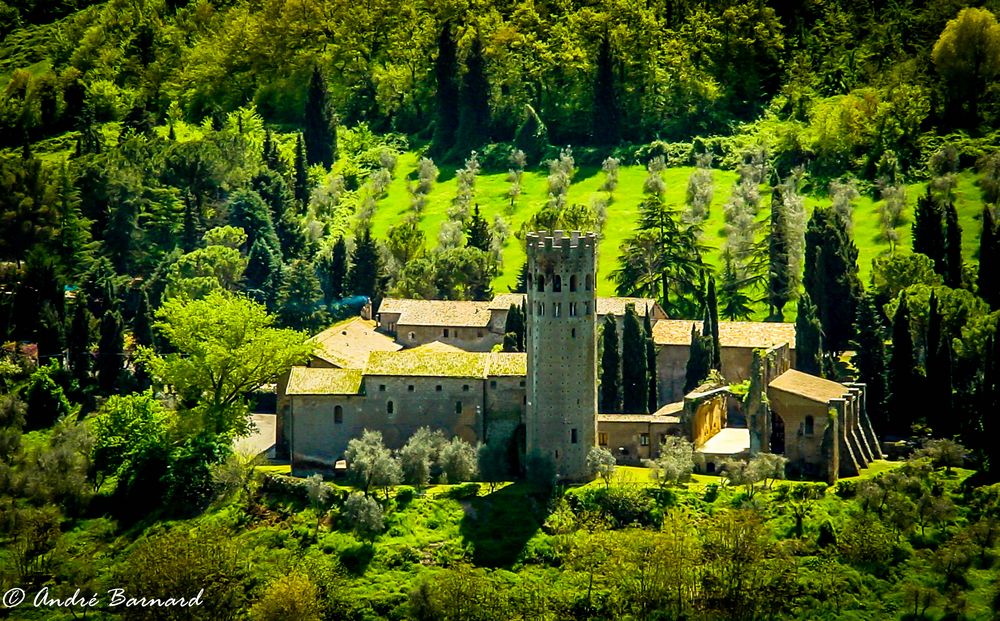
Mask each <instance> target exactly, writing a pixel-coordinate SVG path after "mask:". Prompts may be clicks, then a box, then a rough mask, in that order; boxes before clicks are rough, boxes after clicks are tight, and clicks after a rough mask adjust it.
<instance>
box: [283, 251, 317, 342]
mask: <svg viewBox="0 0 1000 621" xmlns="http://www.w3.org/2000/svg"><path fill="white" fill-rule="evenodd" d="M277 306H278V318H279V319H280V320H281V323H282V324H284V325H285V326H286V327H289V328H293V329H295V330H304V331H306V332H309V333H310V334H313V333H316V332H319V331H320V330H321V329H322V328H323V326H324V325H325V324H326V322H327V320H328V317H327V313H326V309H325V308H324V307H323V289H322V288H320V284H319V278H318V277H317V276H316V269H315V267H313V264H312V263H311V262H309V261H305V260H302V259H296V260H295V261H292V263H291V265H289V266H288V269H287V270H286V271H285V273H284V275H283V279H282V284H281V291H280V292H279V293H278V300H277Z"/></svg>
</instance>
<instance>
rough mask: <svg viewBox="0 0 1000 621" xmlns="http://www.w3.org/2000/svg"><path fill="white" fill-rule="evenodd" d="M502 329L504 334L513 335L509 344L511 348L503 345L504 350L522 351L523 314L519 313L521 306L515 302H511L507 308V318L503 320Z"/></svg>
mask: <svg viewBox="0 0 1000 621" xmlns="http://www.w3.org/2000/svg"><path fill="white" fill-rule="evenodd" d="M503 331H504V334H505V335H507V334H513V335H514V341H513V343H512V344H511V346H512V347H513V349H507V348H506V345H505V346H504V351H524V316H523V315H521V307H520V306H518V305H517V304H511V305H510V308H509V309H508V310H507V320H506V321H505V322H504V326H503ZM505 342H506V337H505Z"/></svg>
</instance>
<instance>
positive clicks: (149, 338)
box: [132, 289, 156, 347]
mask: <svg viewBox="0 0 1000 621" xmlns="http://www.w3.org/2000/svg"><path fill="white" fill-rule="evenodd" d="M132 337H133V338H134V339H135V342H136V344H137V345H143V346H145V347H153V346H154V345H155V344H156V343H155V339H154V337H153V311H152V309H151V308H150V307H149V294H148V293H146V290H145V289H141V290H140V291H139V305H138V306H137V307H136V309H135V317H133V318H132Z"/></svg>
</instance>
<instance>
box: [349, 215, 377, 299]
mask: <svg viewBox="0 0 1000 621" xmlns="http://www.w3.org/2000/svg"><path fill="white" fill-rule="evenodd" d="M381 277H382V261H381V258H380V257H379V254H378V245H377V244H376V243H375V240H374V239H372V231H371V229H370V228H366V229H365V230H364V231H362V233H361V235H359V236H358V238H357V240H356V243H355V245H354V253H353V254H352V255H351V269H350V271H349V272H348V274H347V287H348V289H349V290H350V293H351V294H353V295H363V296H366V297H369V298H371V299H372V300H373V301H379V300H380V298H381V296H382V293H381V287H380V284H381Z"/></svg>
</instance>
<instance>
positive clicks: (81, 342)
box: [66, 291, 95, 388]
mask: <svg viewBox="0 0 1000 621" xmlns="http://www.w3.org/2000/svg"><path fill="white" fill-rule="evenodd" d="M94 322H95V320H94V316H93V315H92V314H91V313H90V309H88V308H87V296H86V294H84V293H83V292H82V291H79V292H77V295H76V300H75V301H74V302H73V318H72V320H71V322H70V326H69V332H68V334H67V335H66V346H67V350H68V351H67V353H68V355H69V366H70V369H71V370H72V372H73V378H74V379H75V380H76V381H77V384H78V385H79V386H80V388H84V387H85V386H86V384H87V383H88V382H89V379H90V368H91V366H92V362H93V359H92V357H91V354H90V346H91V344H92V343H93V340H94V336H93V325H94Z"/></svg>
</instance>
